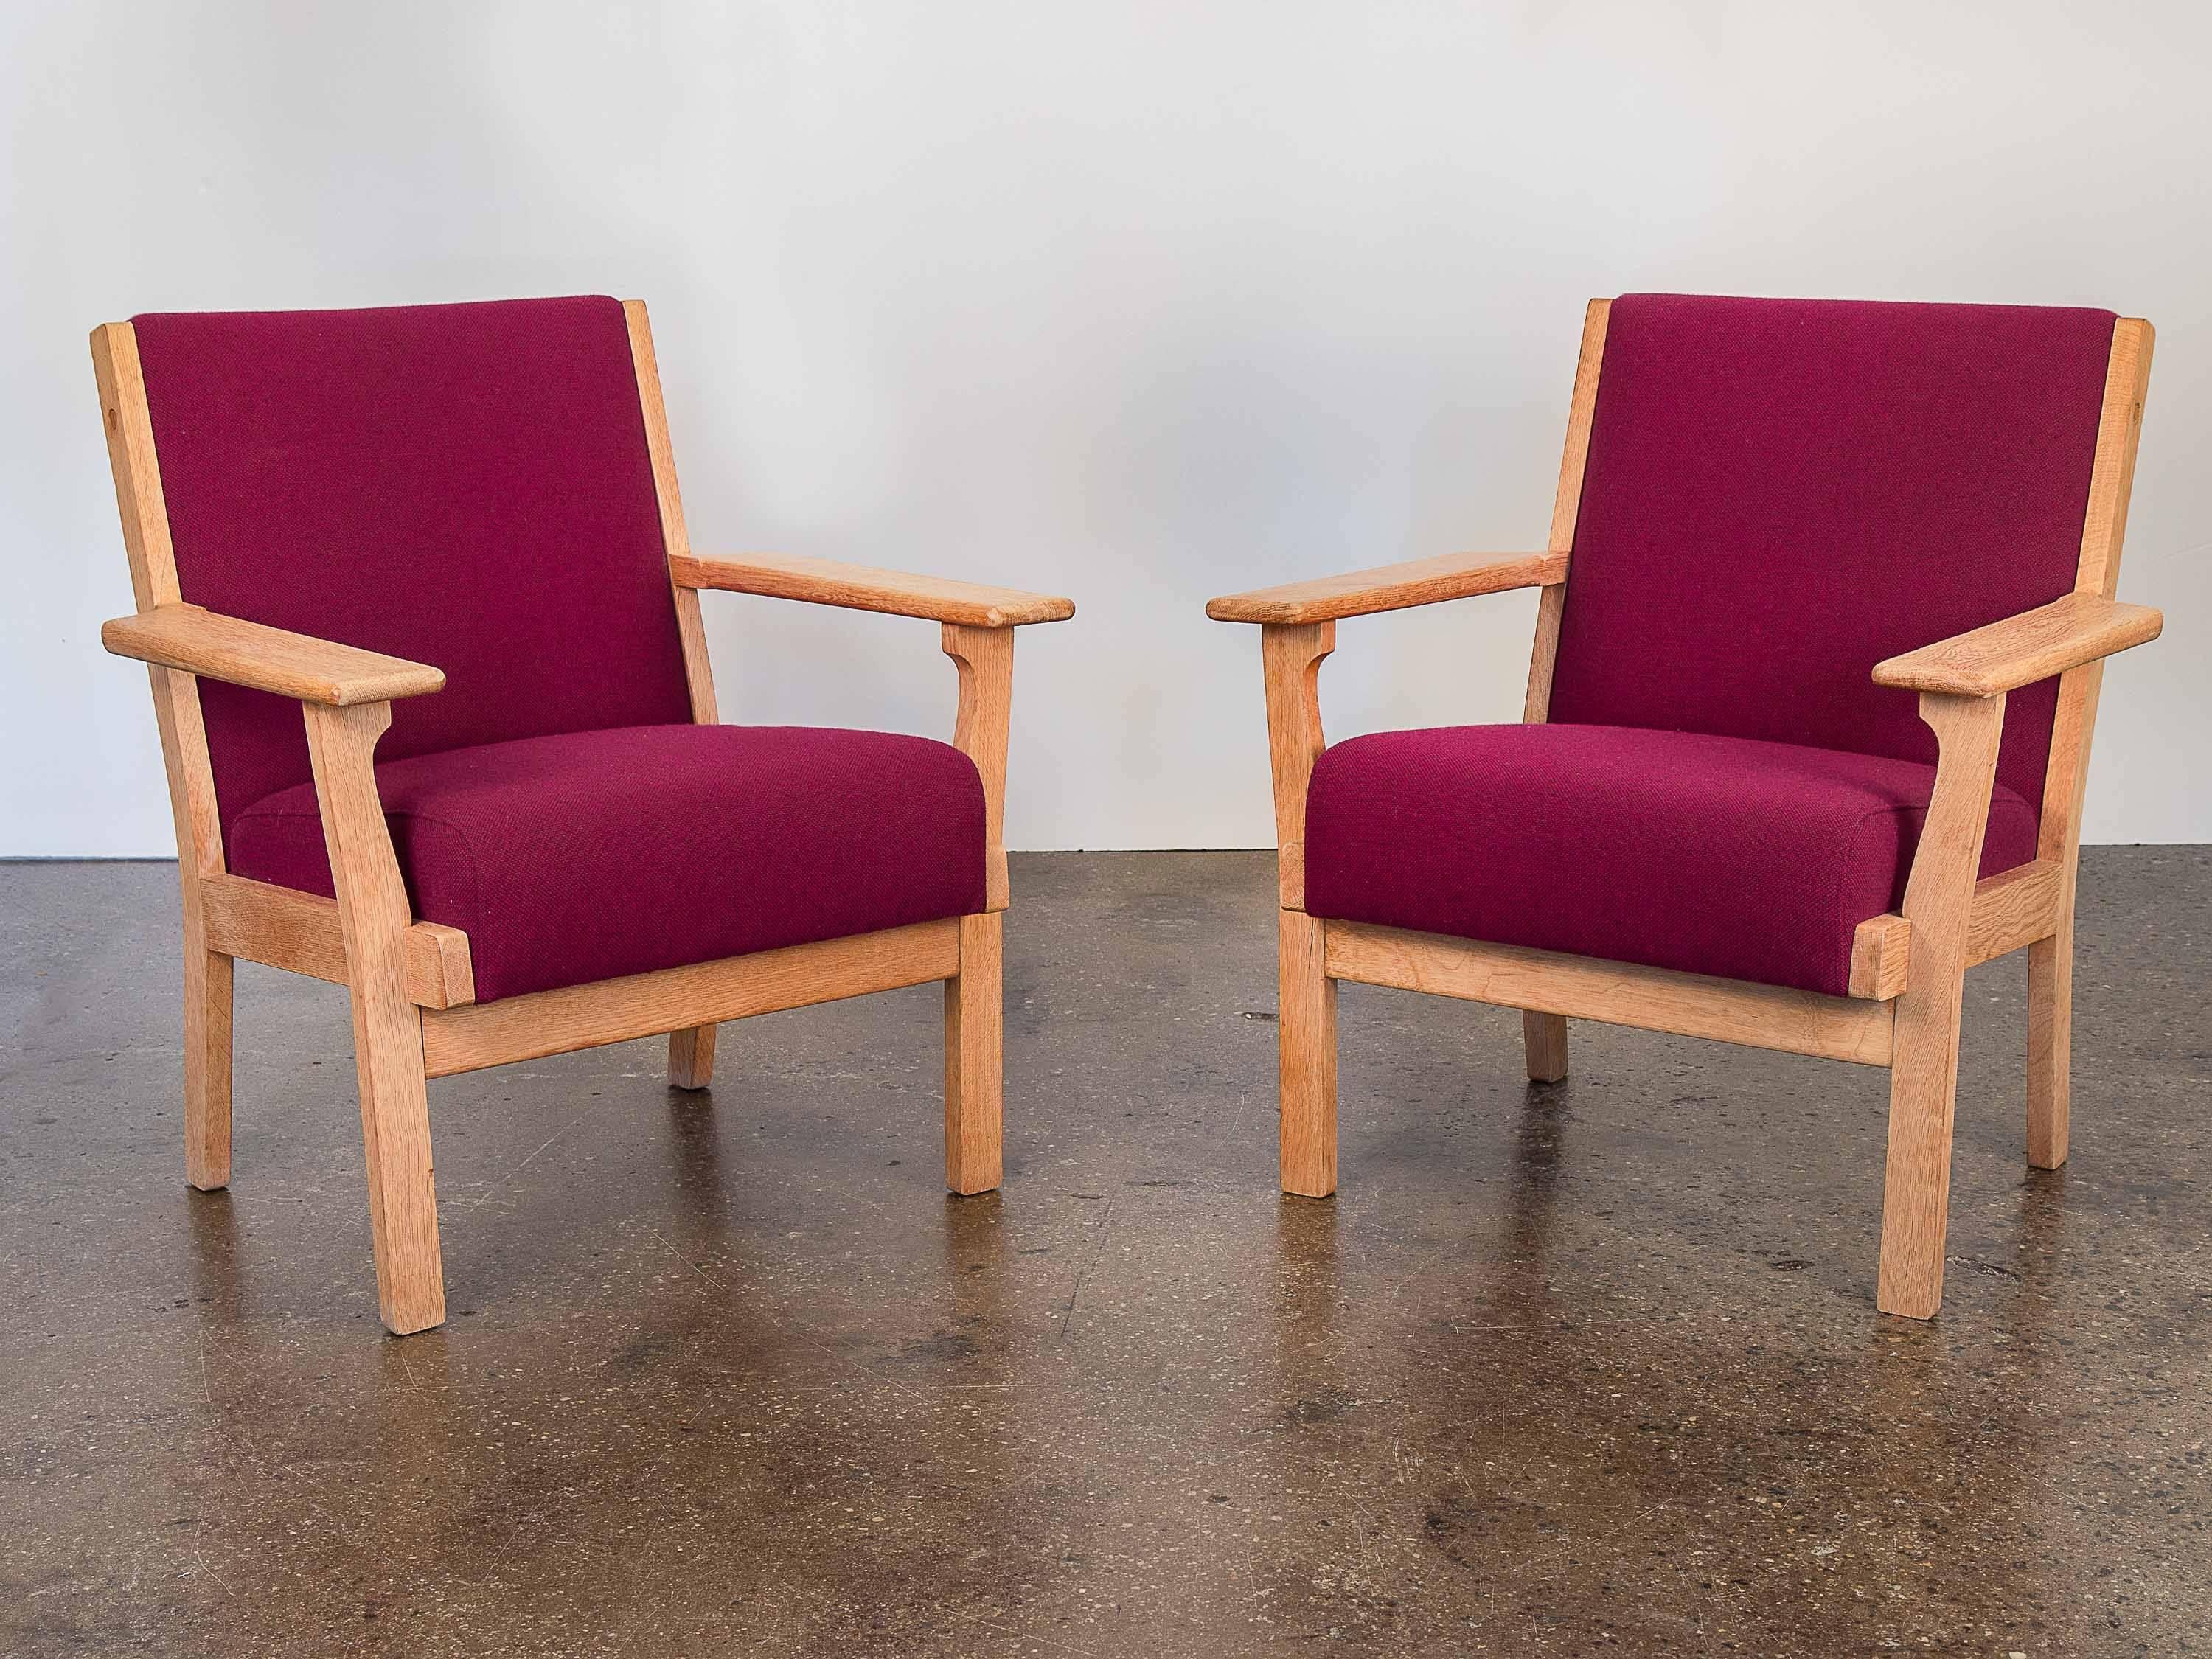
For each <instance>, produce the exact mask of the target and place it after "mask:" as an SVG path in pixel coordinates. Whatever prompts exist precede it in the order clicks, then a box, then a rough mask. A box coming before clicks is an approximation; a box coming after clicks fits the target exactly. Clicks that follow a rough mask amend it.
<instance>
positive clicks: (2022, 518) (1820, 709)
mask: <svg viewBox="0 0 2212 1659" xmlns="http://www.w3.org/2000/svg"><path fill="white" fill-rule="evenodd" d="M2115 320H2116V319H2115V318H2114V316H2113V314H2112V313H2111V312H2108V311H2083V310H2062V309H2057V308H2046V307H2025V306H1952V305H1887V304H1871V303H1846V302H1840V301H1818V300H1729V299H1707V298H1699V297H1692V296H1689V295H1668V294H1632V295H1624V296H1623V297H1622V298H1620V299H1619V300H1617V301H1614V302H1613V310H1612V314H1611V317H1610V319H1608V322H1607V330H1606V340H1605V363H1604V372H1603V374H1601V376H1600V379H1599V382H1598V394H1597V409H1596V413H1595V421H1594V423H1593V425H1592V428H1591V431H1590V447H1589V467H1588V471H1587V472H1586V474H1585V476H1584V478H1583V495H1582V504H1581V509H1580V512H1579V514H1578V516H1577V520H1576V526H1575V543H1574V557H1573V560H1572V562H1571V565H1570V567H1569V570H1568V575H1567V605H1566V610H1565V616H1564V617H1563V619H1562V623H1561V626H1560V629H1559V662H1558V667H1557V671H1556V675H1555V678H1554V679H1553V688H1552V705H1551V718H1552V719H1553V720H1555V721H1559V722H1562V723H1575V724H1583V725H1592V726H1644V727H1656V728H1662V729H1666V730H1670V731H1677V732H1709V733H1713V734H1716V735H1720V736H1725V737H1737V738H1763V739H1765V740H1768V741H1771V742H1779V743H1794V744H1809V745H1813V746H1815V747H1818V748H1823V749H1841V750H1853V751H1855V752H1857V753H1859V754H1864V755H1885V756H1890V757H1896V758H1899V759H1904V760H1912V761H1919V762H1922V763H1930V762H1933V761H1934V760H1935V758H1936V739H1935V737H1934V734H1933V733H1931V732H1929V730H1928V728H1927V727H1926V726H1923V724H1922V723H1921V721H1920V719H1919V713H1918V708H1919V704H1918V698H1917V695H1916V694H1915V693H1913V692H1911V691H1900V690H1886V689H1884V688H1882V687H1880V686H1877V685H1875V684H1874V683H1873V682H1872V680H1871V679H1870V678H1869V674H1870V672H1871V671H1872V670H1873V668H1874V665H1875V664H1876V663H1877V662H1879V661H1881V659H1883V658H1885V657H1889V656H1893V655H1895V654H1896V653H1899V652H1901V651H1909V650H1911V649H1912V648H1914V647H1917V646H1923V645H1928V644H1930V643H1932V642H1934V641H1937V640H1941V639H1944V638H1947V637H1948V636H1949V635H1954V634H1957V633H1960V632H1963V631H1964V630H1966V629H1970V628H1976V627H1979V626H1980V625H1981V624H1983V623H1990V622H1995V621H1996V620H1997V619H1998V618H2000V617H2008V616H2010V615H2012V614H2013V613H2015V611H2026V610H2028V609H2030V608H2031V607H2033V606H2035V605H2043V604H2046V603H2048V602H2049V601H2050V600H2052V599H2057V598H2058V597H2059V596H2060V595H2062V594H2063V593H2066V592H2070V591H2071V590H2072V588H2073V586H2074V577H2075V567H2076V565H2077V563H2078V562H2079V560H2080V556H2081V523H2082V518H2083V515H2084V513H2085V512H2086V510H2087V504H2088V495H2089V473H2090V468H2091V465H2092V463H2093V459H2094V458H2095V452H2096V439H2097V422H2098V416H2099V412H2100V409H2101V407H2102V403H2103V396H2104V385H2105V372H2106V362H2107V360H2108V358H2109V356H2110V355H2111V351H2112V325H2113V323H2114V321H2115ZM2056 708H2057V682H2056V681H2045V682H2044V683H2043V684H2039V685H2035V686H2031V687H2028V688H2026V689H2024V690H2020V691H2017V692H2015V693H2014V694H2013V695H2012V697H2011V699H2010V701H2009V703H2008V708H2007V711H2006V718H2005V736H2004V746H2003V749H2002V752H2001V753H2000V756H1999V758H1998V763H1997V776H1998V779H1999V781H2001V782H2002V783H2003V784H2004V785H2006V786H2007V787H2010V788H2011V789H2013V790H2014V791H2015V792H2016V793H2018V794H2019V795H2020V796H2021V797H2022V798H2023V799H2025V800H2026V801H2027V803H2028V805H2030V806H2031V807H2033V808H2035V809H2036V810H2038V811H2040V809H2041V804H2042V799H2043V774H2044V766H2045V761H2046V760H2047V758H2048V756H2049V751H2050V748H2051V720H2052V716H2053V713H2054V711H2055V709H2056Z"/></svg>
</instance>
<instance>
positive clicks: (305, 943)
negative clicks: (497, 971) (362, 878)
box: [199, 875, 476, 1008]
mask: <svg viewBox="0 0 2212 1659" xmlns="http://www.w3.org/2000/svg"><path fill="white" fill-rule="evenodd" d="M199 886H200V896H201V902H202V903H203V905H204V907H205V911H206V915H207V928H208V945H209V947H210V949H212V950H216V951H222V952H223V953H225V954H226V955H228V956H234V957H245V958H246V960H247V961H248V962H258V963H265V964H267V965H268V966H270V967H271V968H282V969H285V970H286V971H288V972H289V973H295V974H305V975H307V976H308V977H309V978H311V979H319V980H325V981H329V982H330V983H331V984H333V985H343V984H345V983H346V982H347V974H348V972H349V969H348V968H347V966H346V954H345V938H344V934H343V930H342V928H341V927H340V924H339V921H338V907H337V901H336V900H334V899H326V898H325V897H323V896H321V895H320V894H319V893H301V892H298V891H295V890H293V889H292V888H289V887H276V886H272V885H270V884H269V883H267V882H263V881H249V880H247V879H246V878H245V877H243V876H232V875H221V876H207V877H204V878H202V879H201V881H200V884H199ZM400 949H401V951H402V952H403V954H404V956H405V957H406V963H407V1000H409V1001H410V1002H412V1003H414V1004H415V1005H416V1006H418V1007H422V1008H458V1007H461V1006H465V1005H466V1004H468V1003H471V1002H474V1001H475V1000H476V975H475V971H474V969H473V966H472V964H471V958H470V955H469V936H468V935H467V934H466V933H463V932H462V931H461V930H460V929H459V928H458V927H446V926H445V925H444V924H442V923H441V922H435V921H417V922H412V923H410V924H409V926H408V927H407V930H406V932H405V933H404V934H403V935H402V936H401V939H400Z"/></svg>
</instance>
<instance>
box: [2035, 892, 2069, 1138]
mask: <svg viewBox="0 0 2212 1659" xmlns="http://www.w3.org/2000/svg"><path fill="white" fill-rule="evenodd" d="M2068 897H2069V901H2070V899H2071V895H2070V894H2069V896H2068ZM2073 1051H2074V906H2073V904H2072V903H2071V902H2068V903H2067V905H2066V906H2065V908H2064V911H2063V916H2062V920H2061V921H2059V924H2058V931H2057V933H2053V934H2052V935H2051V937H2050V938H2049V939H2038V940H2036V942H2035V943H2034V944H2033V945H2029V946H2028V947H2027V1161H2028V1162H2029V1163H2030V1164H2033V1165H2034V1166H2035V1167H2036V1168H2037V1169H2039V1170H2055V1169H2057V1168H2058V1167H2059V1165H2061V1164H2063V1163H2065V1162H2066V1144H2067V1137H2068V1133H2069V1112H2070V1110H2071V1099H2070V1096H2071V1089H2070V1086H2069V1085H2070V1082H2071V1077H2070V1073H2071V1071H2072V1066H2073Z"/></svg>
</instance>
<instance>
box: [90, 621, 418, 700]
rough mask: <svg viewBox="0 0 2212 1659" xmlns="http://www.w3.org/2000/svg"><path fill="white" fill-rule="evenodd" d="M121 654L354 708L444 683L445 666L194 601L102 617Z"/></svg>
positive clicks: (110, 643)
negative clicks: (363, 647) (251, 618)
mask: <svg viewBox="0 0 2212 1659" xmlns="http://www.w3.org/2000/svg"><path fill="white" fill-rule="evenodd" d="M100 643H101V644H103V645H105V646H106V647H107V648H108V650H110V651H111V652H112V653H114V654H115V655H117V656H118V657H131V658H135V659H137V660H138V661H140V662H148V663H159V664H161V665H162V666H163V667H165V668H178V669H182V670H183V671H185V672H186V673H188V674H198V675H202V676H204V677H205V678H209V679H211V680H222V681H225V682H227V683H228V684H232V685H246V686H251V687H252V688H253V689H254V690H257V691H273V692H275V693H276V695H277V696H280V697H296V698H298V699H299V700H300V701H301V702H314V703H323V704H325V705H327V706H328V707H331V708H353V707H355V706H356V705H358V704H362V703H372V702H392V700H393V699H394V698H396V697H419V696H424V695H425V694H427V693H428V692H432V691H442V690H445V686H446V676H445V673H444V671H442V670H440V669H436V668H432V667H428V666H427V665H424V664H422V663H419V662H409V661H407V660H406V659H404V658H402V657H387V656H385V655H384V654H383V653H380V652H375V651H362V650H360V649H357V648H356V647H353V646H350V645H339V644H337V643H335V642H333V641H330V640H318V639H313V638H311V637H310V636H308V635H305V634H295V633H292V632H289V630H287V629H282V628H270V627H266V626H264V624H262V623H252V622H242V621H240V619H239V618H238V617H226V616H224V615H222V613H221V612H219V611H204V610H202V609H201V608H200V607H199V606H198V605H181V604H180V605H161V606H159V607H157V608H156V609H155V610H152V611H141V612H139V613H138V614H137V616H133V617H117V618H116V619H115V620H114V621H112V622H110V623H103V624H101V626H100Z"/></svg>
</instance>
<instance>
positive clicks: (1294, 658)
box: [1260, 622, 1336, 910]
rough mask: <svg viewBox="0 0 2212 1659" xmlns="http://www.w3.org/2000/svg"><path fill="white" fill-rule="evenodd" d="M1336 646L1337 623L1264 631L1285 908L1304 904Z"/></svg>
mask: <svg viewBox="0 0 2212 1659" xmlns="http://www.w3.org/2000/svg"><path fill="white" fill-rule="evenodd" d="M1335 649H1336V624H1335V623H1333V622H1323V623H1301V624H1298V625H1297V626H1276V625H1268V626H1266V627H1262V628H1261V630H1260V659H1261V678H1262V680H1263V683H1264V684H1265V687H1266V691H1267V767H1268V771H1269V774H1270V775H1271V776H1272V778H1273V787H1274V797H1275V868H1276V885H1277V889H1278V892H1279V896H1280V900H1281V903H1282V907H1283V908H1285V910H1303V909H1304V908H1305V904H1306V896H1305V895H1306V791H1307V789H1308V787H1310V785H1311V783H1312V781H1313V769H1314V763H1315V762H1316V761H1317V760H1319V759H1320V758H1321V754H1322V750H1323V749H1325V748H1327V747H1328V738H1325V737H1324V736H1322V726H1321V665H1322V662H1323V661H1324V660H1325V659H1327V658H1328V653H1330V652H1332V651H1334V650H1335Z"/></svg>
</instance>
